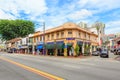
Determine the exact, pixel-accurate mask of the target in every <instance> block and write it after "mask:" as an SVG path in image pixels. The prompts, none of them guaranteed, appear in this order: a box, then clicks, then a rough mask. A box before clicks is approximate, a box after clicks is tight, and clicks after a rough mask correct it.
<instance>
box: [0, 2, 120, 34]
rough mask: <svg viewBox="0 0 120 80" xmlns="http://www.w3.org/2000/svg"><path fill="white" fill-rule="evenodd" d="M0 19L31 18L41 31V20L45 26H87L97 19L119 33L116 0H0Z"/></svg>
mask: <svg viewBox="0 0 120 80" xmlns="http://www.w3.org/2000/svg"><path fill="white" fill-rule="evenodd" d="M0 19H25V20H32V21H34V22H35V23H36V30H42V21H45V23H46V29H49V28H53V27H57V26H59V25H61V24H63V23H65V22H74V23H79V22H86V23H87V24H88V25H89V26H90V25H91V24H93V23H94V22H96V21H100V22H103V23H105V24H106V28H105V33H106V34H111V33H117V32H120V0H0ZM38 24H39V25H38Z"/></svg>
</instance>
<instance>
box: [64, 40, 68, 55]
mask: <svg viewBox="0 0 120 80" xmlns="http://www.w3.org/2000/svg"><path fill="white" fill-rule="evenodd" d="M64 43H65V46H64V56H68V55H67V42H66V40H65V41H64Z"/></svg>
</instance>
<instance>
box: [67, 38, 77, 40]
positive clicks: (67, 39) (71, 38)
mask: <svg viewBox="0 0 120 80" xmlns="http://www.w3.org/2000/svg"><path fill="white" fill-rule="evenodd" d="M66 40H75V38H66Z"/></svg>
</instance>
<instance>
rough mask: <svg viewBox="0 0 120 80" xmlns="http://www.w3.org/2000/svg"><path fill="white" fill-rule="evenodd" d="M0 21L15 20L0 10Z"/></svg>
mask: <svg viewBox="0 0 120 80" xmlns="http://www.w3.org/2000/svg"><path fill="white" fill-rule="evenodd" d="M0 19H15V17H14V16H12V15H10V14H6V13H5V12H4V11H2V10H0Z"/></svg>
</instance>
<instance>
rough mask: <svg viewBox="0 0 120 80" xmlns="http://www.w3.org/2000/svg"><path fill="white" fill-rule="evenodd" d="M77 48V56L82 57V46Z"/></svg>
mask: <svg viewBox="0 0 120 80" xmlns="http://www.w3.org/2000/svg"><path fill="white" fill-rule="evenodd" d="M78 46H79V54H78V56H79V55H82V45H78Z"/></svg>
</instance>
